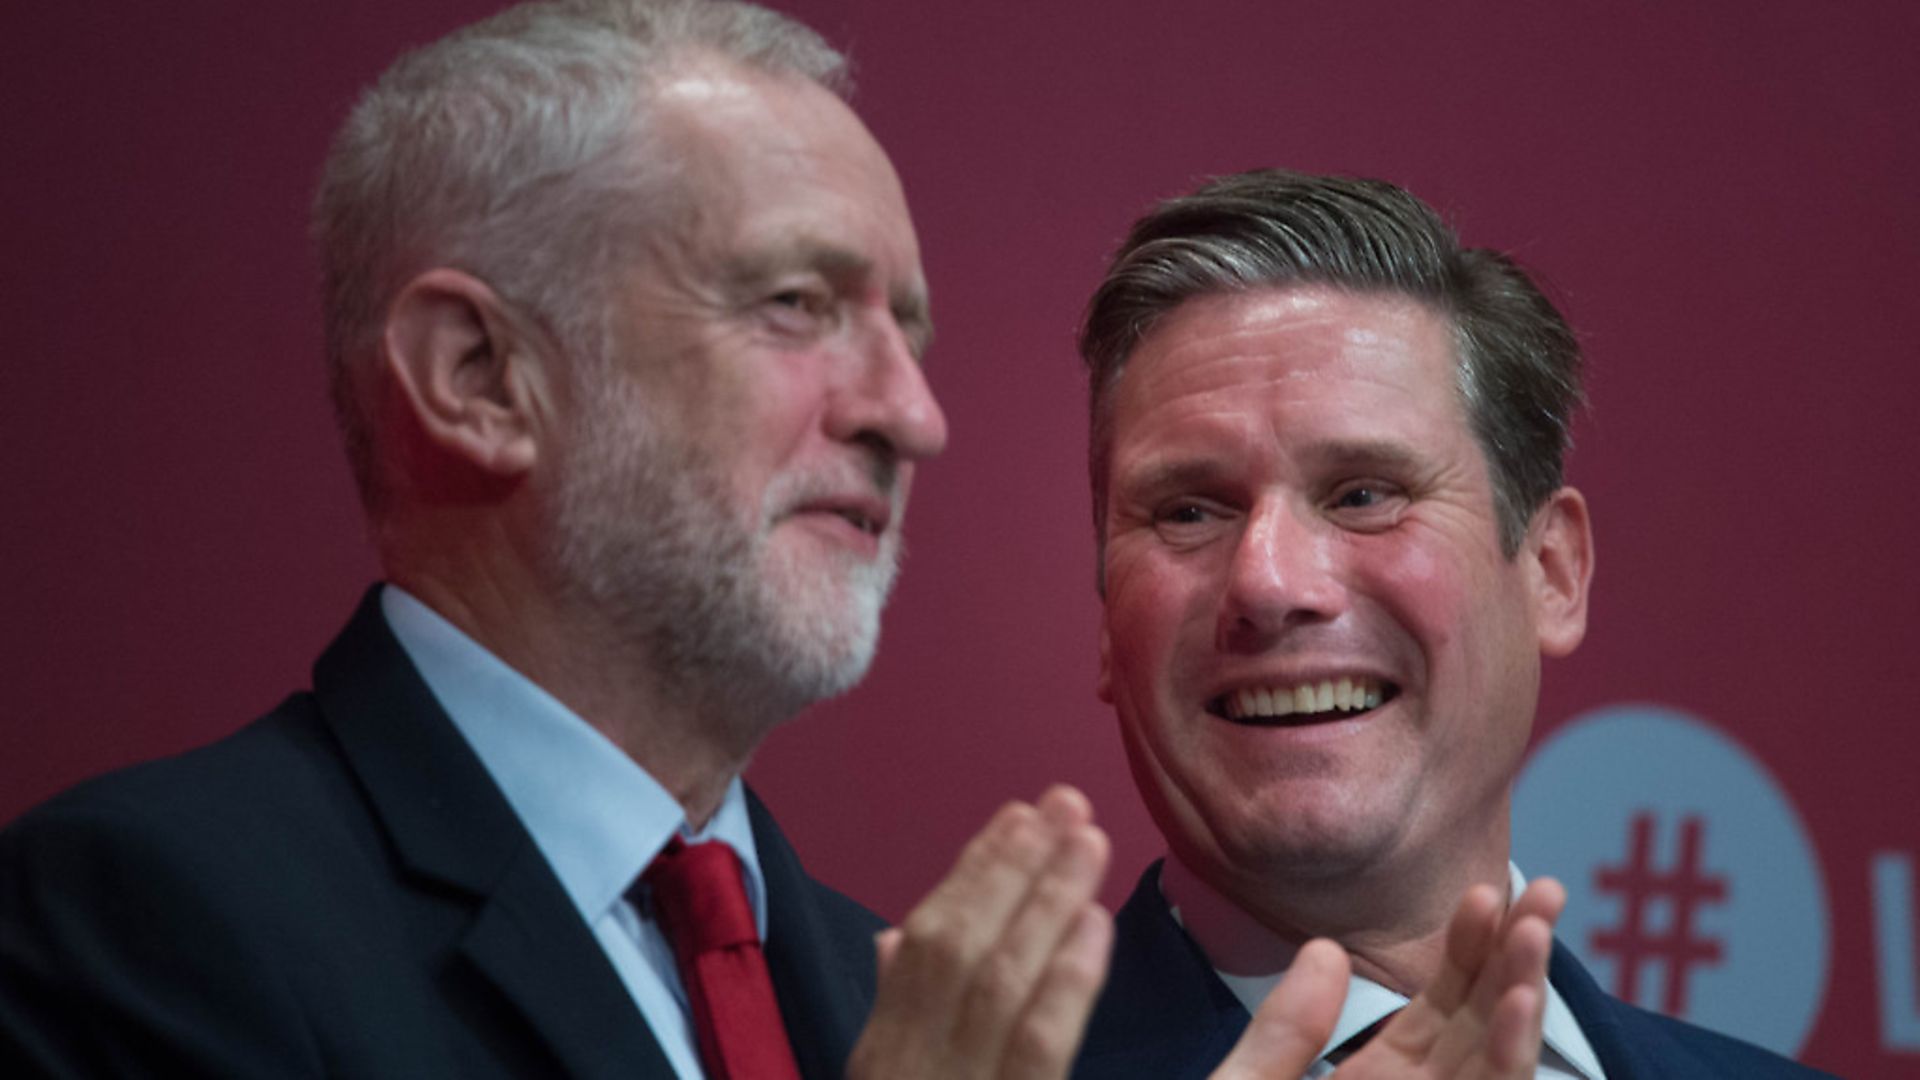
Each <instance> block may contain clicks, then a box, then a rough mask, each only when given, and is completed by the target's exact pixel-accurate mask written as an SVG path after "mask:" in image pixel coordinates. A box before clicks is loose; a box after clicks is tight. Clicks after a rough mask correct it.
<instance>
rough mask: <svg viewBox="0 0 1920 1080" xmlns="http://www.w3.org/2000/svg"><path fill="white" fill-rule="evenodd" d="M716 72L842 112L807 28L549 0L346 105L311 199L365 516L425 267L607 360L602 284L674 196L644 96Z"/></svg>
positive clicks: (662, 2)
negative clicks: (406, 305)
mask: <svg viewBox="0 0 1920 1080" xmlns="http://www.w3.org/2000/svg"><path fill="white" fill-rule="evenodd" d="M699 56H715V57H719V58H721V59H725V60H728V61H731V62H734V63H737V64H740V65H742V66H745V67H748V68H751V69H754V70H759V71H765V72H770V73H775V74H782V75H794V76H798V77H801V78H805V79H810V80H812V81H814V82H816V83H818V84H819V85H821V86H823V87H825V88H826V89H828V90H830V91H832V92H833V93H835V94H837V95H839V96H841V97H843V98H844V97H845V96H847V94H848V92H849V91H850V89H851V85H850V81H849V78H848V74H847V64H846V61H845V59H844V58H843V57H842V56H841V55H840V54H839V53H838V52H835V51H834V49H833V48H832V47H831V46H829V45H828V44H827V43H826V42H825V41H824V40H822V39H821V38H820V36H819V35H818V34H816V33H814V32H813V31H812V30H810V29H808V28H807V27H805V26H802V25H800V24H799V23H797V22H795V21H793V20H792V19H789V18H787V17H786V16H784V15H780V14H778V13H775V12H772V11H768V10H766V9H765V8H760V7H755V6H753V5H751V4H745V3H734V2H728V0H553V2H546V3H529V4H523V5H521V6H518V7H514V8H510V9H508V10H506V11H504V12H502V13H500V14H498V15H496V16H494V17H492V18H490V19H487V20H485V21H483V22H480V23H476V24H474V25H472V26H468V27H465V28H463V29H461V30H457V31H455V32H454V33H452V34H450V35H448V36H447V37H445V38H442V39H441V40H439V41H437V42H434V43H433V44H430V45H427V46H425V47H423V48H421V49H418V50H416V51H414V52H411V53H409V54H407V55H406V56H403V57H401V58H400V59H399V60H398V61H397V62H395V63H394V65H393V66H392V67H391V68H389V69H388V70H387V72H386V73H385V74H384V75H382V76H381V77H380V79H379V81H378V82H376V83H375V84H374V85H373V86H372V87H370V88H369V89H368V90H367V91H366V92H365V93H364V94H363V95H362V96H361V98H360V100H359V102H358V104H356V105H355V106H354V109H353V112H352V113H351V115H350V116H349V117H348V118H347V121H346V123H345V125H344V126H343V127H342V128H341V130H340V133H339V134H338V136H336V138H335V140H334V143H333V148H332V150H331V152H330V153H329V154H328V157H327V161H326V165H325V167H324V169H323V171H322V174H321V179H320V186H319V193H318V195H317V196H316V197H315V200H314V209H313V235H314V241H315V245H316V247H317V248H318V249H319V256H320V264H321V287H322V306H323V313H324V320H325V333H326V355H327V365H328V372H329V378H330V382H331V388H332V393H333V400H334V409H335V413H336V415H337V418H338V420H339V423H340V428H341V432H342V435H343V436H344V439H345V442H346V449H347V457H348V461H349V463H350V464H351V465H352V467H353V473H354V479H355V481H356V483H357V484H358V485H359V488H360V495H361V499H362V501H363V502H365V503H366V504H367V506H368V508H369V509H370V510H374V509H377V508H378V507H379V505H380V503H381V499H382V492H381V486H382V485H381V480H380V470H379V468H378V462H377V454H376V448H375V445H374V443H375V439H376V438H377V433H376V432H375V431H374V422H373V417H372V416H371V415H370V409H369V398H370V386H371V385H372V381H371V380H370V379H369V378H368V376H369V375H370V374H371V373H372V370H373V368H374V359H375V357H376V356H377V346H378V343H379V338H380V334H381V326H382V322H383V319H384V314H385V310H386V308H387V306H388V304H390V303H391V302H392V300H393V298H394V296H395V295H396V293H397V292H398V291H399V290H400V289H401V288H402V287H403V286H404V285H405V284H406V283H407V282H408V281H410V280H412V279H413V277H415V276H416V275H418V274H419V273H421V272H422V271H425V270H428V269H431V268H433V267H436V266H450V267H455V268H459V269H462V270H465V271H467V272H469V273H471V274H473V275H475V276H476V277H479V278H480V279H482V280H484V281H486V282H487V283H488V284H489V285H490V286H492V287H493V289H494V290H495V291H496V292H498V293H500V294H501V296H502V297H504V298H505V299H506V300H507V301H508V302H509V303H510V304H512V305H514V306H515V307H516V308H517V309H518V310H519V311H521V312H522V313H524V314H525V315H527V316H528V317H530V318H531V319H533V320H534V321H535V323H536V324H537V325H539V326H541V327H542V328H543V329H544V330H546V331H547V332H549V333H551V334H552V335H553V336H554V337H555V338H556V339H557V340H559V341H560V342H562V343H563V344H565V345H566V346H567V348H568V349H569V350H570V351H571V352H573V353H575V354H576V357H577V358H579V359H582V360H591V359H592V358H594V357H596V356H597V355H598V354H599V353H600V352H601V351H602V349H603V337H604V323H605V317H606V314H607V308H608V302H609V297H608V296H607V294H606V283H607V281H608V279H609V278H610V277H611V275H610V274H609V270H611V269H613V268H615V267H616V266H618V265H619V261H620V260H622V259H626V258H632V257H633V253H634V252H635V251H636V250H637V248H638V246H639V242H640V241H641V239H642V238H643V236H644V233H645V231H646V230H647V229H649V228H653V227H656V226H657V224H658V219H659V218H660V217H661V216H662V214H663V213H665V212H667V204H670V203H671V201H672V200H673V199H674V198H675V197H676V195H677V194H680V193H677V192H676V191H675V190H674V186H673V184H672V179H673V177H674V175H675V164H676V163H675V162H674V161H672V160H671V159H670V156H669V155H666V154H663V153H660V152H658V150H657V149H656V148H651V147H649V146H648V140H647V130H646V115H645V114H646V108H647V105H648V98H649V91H650V90H651V89H652V87H653V84H654V80H657V79H659V78H661V77H662V76H664V75H667V74H670V73H671V72H672V71H673V70H674V66H675V64H676V63H678V62H680V61H684V60H686V59H689V58H693V57H699Z"/></svg>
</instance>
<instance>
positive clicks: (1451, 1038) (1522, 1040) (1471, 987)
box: [1213, 878, 1567, 1080]
mask: <svg viewBox="0 0 1920 1080" xmlns="http://www.w3.org/2000/svg"><path fill="white" fill-rule="evenodd" d="M1566 899H1567V894H1566V890H1565V889H1562V888H1561V887H1560V883H1559V882H1557V881H1554V880H1552V879H1551V878H1542V879H1540V880H1538V881H1535V882H1533V883H1531V884H1529V885H1528V886H1527V891H1526V892H1525V893H1523V894H1521V896H1520V899H1519V901H1517V902H1516V903H1515V904H1514V905H1513V906H1512V907H1511V908H1509V909H1508V910H1507V912H1506V913H1505V915H1504V916H1503V915H1502V914H1501V912H1500V897H1499V894H1498V893H1497V892H1496V891H1495V890H1494V889H1493V888H1492V887H1491V886H1488V885H1476V886H1474V887H1473V888H1472V889H1469V890H1468V891H1467V895H1466V897H1465V898H1464V899H1462V900H1461V901H1460V906H1459V908H1458V909H1456V910H1455V911H1454V915H1453V919H1452V921H1451V922H1449V923H1448V924H1447V947H1446V957H1445V959H1444V961H1443V962H1442V964H1441V968H1440V974H1439V976H1438V977H1437V978H1435V979H1434V981H1433V982H1432V983H1431V984H1430V985H1428V987H1427V988H1426V990H1424V991H1422V992H1421V993H1420V995H1419V996H1418V997H1415V998H1414V999H1413V1000H1412V1001H1410V1002H1408V1003H1407V1007H1406V1008H1404V1009H1401V1010H1400V1012H1399V1013H1398V1014H1396V1015H1395V1016H1394V1018H1393V1019H1392V1020H1391V1021H1389V1022H1388V1023H1387V1025H1386V1026H1385V1027H1383V1028H1381V1029H1380V1033H1379V1034H1378V1035H1376V1036H1374V1038H1373V1039H1372V1041H1370V1042H1368V1043H1367V1045H1366V1047H1365V1048H1363V1049H1362V1050H1360V1051H1359V1052H1358V1053H1355V1054H1354V1055H1353V1056H1352V1057H1350V1058H1348V1059H1347V1060H1346V1061H1345V1062H1343V1063H1342V1064H1341V1065H1340V1068H1339V1070H1338V1072H1337V1073H1336V1075H1337V1076H1339V1077H1340V1080H1389V1078H1390V1080H1400V1078H1409V1077H1412V1078H1430V1080H1442V1078H1448V1080H1507V1078H1513V1080H1520V1078H1531V1077H1532V1076H1533V1074H1534V1068H1535V1065H1536V1063H1537V1062H1538V1061H1539V1058H1540V1025H1541V1020H1542V1017H1543V1016H1544V1015H1545V1012H1546V1002H1547V958H1548V956H1549V954H1550V953H1551V952H1552V950H1553V923H1554V920H1556V919H1558V918H1559V917H1560V909H1561V907H1562V906H1564V905H1565V903H1566ZM1347 973H1348V961H1347V955H1346V952H1345V951H1344V950H1342V949H1341V948H1340V946H1338V945H1336V944H1334V943H1333V942H1331V941H1327V940H1325V939H1316V940H1314V941H1310V942H1308V943H1307V944H1306V945H1305V946H1304V947H1302V948H1301V950H1300V952H1299V954H1298V955H1297V956H1296V957H1295V958H1294V962H1293V964H1292V965H1291V966H1290V967H1289V968H1288V969H1287V974H1286V976H1285V977H1284V978H1282V979H1281V980H1280V985H1279V986H1276V987H1275V988H1274V990H1273V993H1271V994H1269V995H1268V996H1267V1000H1266V1001H1265V1002H1264V1003H1263V1004H1262V1005H1261V1006H1260V1011H1259V1012H1258V1013H1256V1014H1255V1015H1254V1018H1253V1022H1252V1024H1251V1025H1249V1026H1248V1028H1247V1033H1246V1034H1245V1035H1244V1036H1242V1037H1241V1039H1240V1042H1239V1044H1238V1045H1236V1046H1235V1047H1234V1049H1233V1053H1231V1054H1229V1055H1228V1056H1227V1060H1226V1061H1225V1062H1223V1063H1221V1066H1220V1068H1219V1069H1218V1070H1217V1071H1215V1072H1214V1074H1213V1076H1214V1080H1253V1078H1255V1077H1263V1076H1264V1077H1297V1076H1299V1075H1300V1074H1302V1073H1303V1072H1305V1071H1306V1069H1307V1067H1308V1066H1310V1065H1312V1064H1313V1061H1314V1059H1315V1058H1316V1057H1318V1056H1319V1053H1320V1048H1321V1047H1322V1046H1324V1045H1326V1041H1327V1039H1328V1037H1329V1036H1330V1035H1331V1034H1332V1032H1333V1025H1334V1022H1335V1021H1336V1020H1337V1019H1338V1018H1339V1016H1340V1004H1341V1002H1342V1001H1344V1000H1345V998H1346V995H1347Z"/></svg>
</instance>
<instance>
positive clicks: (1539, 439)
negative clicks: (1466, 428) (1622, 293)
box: [1080, 169, 1581, 574]
mask: <svg viewBox="0 0 1920 1080" xmlns="http://www.w3.org/2000/svg"><path fill="white" fill-rule="evenodd" d="M1291 285H1330V286H1334V287H1336V288H1342V289H1347V290H1351V291H1355V292H1388V293H1397V294H1402V295H1405V296H1409V297H1412V298H1413V299H1415V300H1418V301H1420V302H1421V303H1424V304H1427V305H1429V306H1430V307H1432V308H1433V309H1434V310H1435V311H1437V312H1439V313H1440V314H1441V315H1443V316H1444V317H1446V319H1447V320H1448V321H1449V323H1450V324H1451V326H1452V330H1453V338H1454V342H1455V348H1456V350H1457V352H1458V377H1457V379H1458V383H1457V384H1458V387H1459V391H1460V395H1461V399H1462V400H1463V401H1464V402H1465V404H1466V410H1467V416H1468V419H1469V422H1470V423H1471V425H1472V428H1473V434H1474V438H1475V439H1476V440H1477V441H1478V442H1479V444H1480V449H1481V451H1482V452H1483V453H1484V454H1485V455H1486V458H1487V462H1488V465H1489V468H1490V471H1491V473H1492V477H1493V491H1494V509H1495V511H1496V513H1497V515H1498V519H1499V525H1500V542H1501V547H1502V549H1503V550H1504V551H1505V552H1506V554H1507V556H1508V557H1509V558H1511V557H1512V556H1513V555H1514V554H1515V553H1516V552H1518V551H1519V550H1520V544H1521V542H1522V541H1523V540H1524V539H1525V537H1526V532H1527V526H1528V524H1529V522H1531V520H1532V518H1533V513H1534V511H1536V510H1538V509H1539V508H1540V506H1541V505H1542V504H1543V503H1545V502H1546V500H1547V497H1548V496H1550V495H1552V494H1553V492H1554V491H1555V490H1557V489H1558V488H1559V487H1560V485H1561V483H1562V475H1563V473H1562V470H1563V461H1564V459H1565V457H1566V452H1567V449H1568V448H1569V446H1570V445H1571V436H1570V432H1569V427H1570V425H1571V422H1572V417H1573V412H1574V410H1575V409H1577V408H1578V407H1579V405H1580V403H1581V391H1580V344H1579V342H1578V341H1577V340H1576V339H1575V337H1574V334H1573V330H1572V328H1571V327H1569V326H1568V325H1567V322H1566V320H1565V319H1564V318H1563V317H1562V316H1561V314H1560V312H1559V311H1558V310H1557V309H1555V307H1554V306H1553V303H1552V302H1551V301H1549V300H1548V299H1547V297H1546V296H1545V295H1544V294H1543V293H1542V292H1541V291H1540V289H1539V287H1538V286H1536V285H1535V284H1534V282H1533V281H1532V279H1531V278H1529V277H1528V276H1527V274H1526V272H1525V271H1524V270H1522V269H1521V268H1520V266H1519V265H1518V264H1517V263H1515V262H1514V261H1513V260H1512V259H1510V258H1508V257H1507V256H1505V255H1503V254H1501V253H1499V252H1496V251H1491V250H1488V249H1485V248H1462V247H1461V246H1460V240H1459V237H1457V236H1456V235H1455V234H1454V232H1453V230H1452V229H1451V228H1449V227H1448V226H1447V225H1446V223H1445V222H1443V221H1442V220H1441V219H1440V217H1439V215H1438V214H1436V213H1434V211H1433V210H1432V209H1431V208H1430V207H1428V206H1427V205H1426V204H1425V203H1422V202H1421V201H1420V200H1419V199H1416V198H1414V197H1413V195H1411V194H1410V193H1408V192H1407V191H1406V190H1404V189H1402V188H1400V187H1397V186H1395V185H1393V184H1389V183H1386V182H1385V181H1381V180H1366V179H1358V178H1353V177H1343V176H1314V175H1309V174H1306V173H1297V172H1289V171H1286V170H1282V169H1259V170H1255V171H1253V172H1247V173H1240V174H1237V175H1233V176H1226V177H1220V178H1217V179H1214V180H1212V181H1210V182H1208V183H1207V184H1205V185H1204V186H1202V187H1201V188H1200V189H1199V190H1197V191H1195V192H1194V193H1193V194H1191V195H1185V196H1181V197H1179V198H1176V199H1169V200H1167V201H1166V202H1163V203H1161V204H1160V205H1159V206H1158V207H1156V208H1154V209H1153V210H1152V211H1151V212H1150V213H1148V214H1147V215H1146V216H1145V217H1143V218H1141V219H1140V220H1139V221H1137V222H1135V223H1134V226H1133V230H1132V231H1131V232H1130V233H1129V234H1128V235H1127V238H1126V241H1125V242H1124V243H1122V244H1121V246H1120V251H1119V253H1118V254H1116V255H1115V256H1114V259H1113V265H1112V266H1111V267H1110V268H1109V269H1108V271H1107V276H1106V278H1105V279H1104V280H1102V281H1101V283H1100V287H1099V288H1098V289H1097V290H1096V291H1095V292H1094V294H1093V299H1092V301H1090V302H1089V304H1088V306H1087V317H1086V323H1085V327H1084V329H1083V330H1082V332H1081V336H1080V354H1081V356H1082V357H1083V358H1084V359H1085V360H1086V363H1087V368H1088V374H1089V380H1090V385H1089V393H1090V397H1091V401H1090V405H1091V411H1092V426H1091V447H1090V453H1089V466H1090V469H1091V472H1092V479H1093V516H1094V528H1095V530H1096V533H1097V535H1098V536H1099V540H1100V546H1101V561H1102V564H1103V565H1104V562H1105V547H1106V509H1107V508H1106V501H1107V498H1106V480H1107V467H1108V455H1109V454H1110V452H1111V449H1112V438H1113V431H1112V423H1113V390H1114V387H1115V386H1116V385H1117V384H1118V383H1119V380H1120V375H1121V372H1122V371H1123V370H1124V369H1125V367H1126V362H1127V358H1128V356H1129V355H1131V354H1132V352H1133V350H1134V348H1135V347H1136V346H1137V345H1139V343H1140V342H1141V340H1142V339H1143V338H1145V337H1146V335H1147V334H1148V332H1149V331H1151V330H1152V329H1153V327H1154V326H1155V325H1157V324H1158V323H1159V321H1160V320H1161V319H1162V318H1164V317H1165V316H1166V315H1168V314H1169V313H1171V312H1172V311H1173V310H1174V309H1175V308H1177V307H1179V306H1180V305H1181V304H1183V303H1185V302H1186V301H1188V300H1191V299H1194V298H1196V297H1200V296H1206V295H1211V294H1216V293H1229V292H1243V291H1247V290H1252V289H1260V288H1271V287H1276V286H1277V287H1286V286H1291ZM1102 573H1103V574H1104V570H1103V571H1102Z"/></svg>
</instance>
